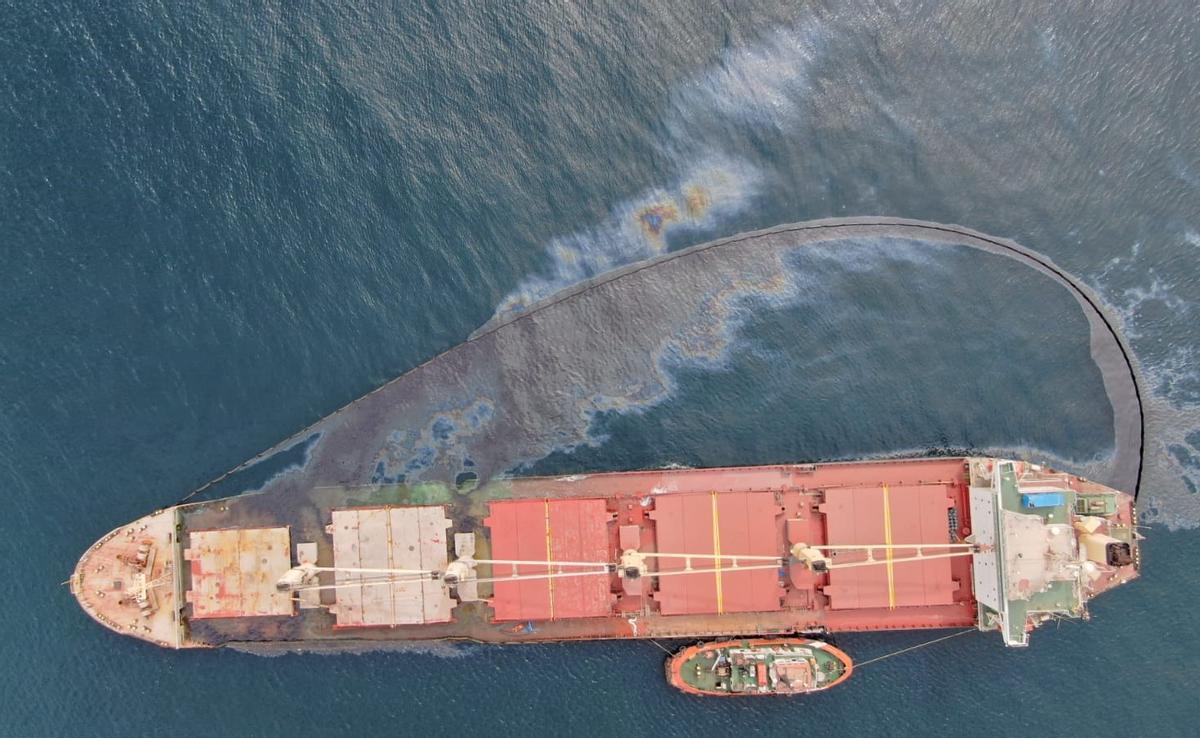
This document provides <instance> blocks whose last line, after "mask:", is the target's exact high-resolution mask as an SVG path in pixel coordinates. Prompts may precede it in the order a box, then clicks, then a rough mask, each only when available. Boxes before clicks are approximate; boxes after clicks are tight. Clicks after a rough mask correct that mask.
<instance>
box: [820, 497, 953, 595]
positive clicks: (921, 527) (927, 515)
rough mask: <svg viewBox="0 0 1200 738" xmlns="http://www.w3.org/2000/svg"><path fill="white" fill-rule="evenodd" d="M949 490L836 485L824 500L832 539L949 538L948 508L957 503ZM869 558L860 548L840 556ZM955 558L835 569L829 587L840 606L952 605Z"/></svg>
mask: <svg viewBox="0 0 1200 738" xmlns="http://www.w3.org/2000/svg"><path fill="white" fill-rule="evenodd" d="M948 493H949V490H948V488H947V487H945V486H943V485H922V486H915V485H914V486H895V487H887V486H879V487H858V488H843V489H830V490H828V491H827V492H826V493H825V502H824V503H823V504H822V505H821V512H823V513H825V529H826V542H827V543H828V544H829V545H844V544H867V543H869V544H882V543H886V542H887V541H888V540H889V539H890V540H891V542H892V543H893V544H901V543H948V542H949V529H948V527H947V525H948V523H947V518H946V511H947V509H948V508H949V507H950V505H951V500H950V498H949V494H948ZM926 553H928V554H935V553H944V552H942V551H927V552H926ZM915 554H916V551H912V550H908V551H906V550H903V549H900V550H894V552H893V555H894V556H895V557H897V558H900V557H908V556H913V555H915ZM864 558H865V556H864V555H863V554H861V553H859V552H846V553H843V554H839V555H838V556H837V557H836V558H834V561H835V562H836V561H838V560H841V561H856V560H862V559H864ZM875 558H876V559H882V558H884V553H883V552H881V551H877V552H875ZM950 561H951V560H950V559H935V560H932V561H911V562H905V563H895V564H892V565H891V567H888V566H887V565H886V564H877V565H874V566H861V567H854V568H851V569H841V570H838V569H834V570H832V571H831V572H830V573H829V584H828V585H826V586H825V590H824V591H825V594H826V595H828V596H829V598H830V607H831V608H832V609H835V610H845V609H850V608H868V607H888V608H895V607H915V606H921V605H949V604H952V603H953V602H954V592H955V590H956V589H957V585H956V584H955V581H954V579H953V577H952V575H951V573H950ZM889 568H890V570H891V573H890V575H889Z"/></svg>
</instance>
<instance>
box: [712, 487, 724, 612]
mask: <svg viewBox="0 0 1200 738" xmlns="http://www.w3.org/2000/svg"><path fill="white" fill-rule="evenodd" d="M712 531H713V557H714V558H713V561H714V562H715V563H714V564H713V568H714V569H716V571H715V572H713V575H714V576H715V577H716V578H717V614H718V615H721V614H723V613H724V612H725V594H724V593H723V592H722V591H721V521H720V519H719V518H718V516H717V493H716V492H713V493H712Z"/></svg>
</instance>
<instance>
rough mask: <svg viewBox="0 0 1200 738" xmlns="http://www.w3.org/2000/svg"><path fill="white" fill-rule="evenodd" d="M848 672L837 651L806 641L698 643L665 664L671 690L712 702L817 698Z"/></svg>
mask: <svg viewBox="0 0 1200 738" xmlns="http://www.w3.org/2000/svg"><path fill="white" fill-rule="evenodd" d="M853 671H854V664H853V662H852V661H851V660H850V657H849V656H847V655H846V654H845V653H844V652H843V651H842V650H841V649H838V648H835V647H834V646H831V645H830V644H828V643H825V642H824V641H816V640H812V639H809V638H773V639H762V638H759V639H740V640H732V641H713V642H709V643H697V644H696V645H694V646H689V647H688V648H685V649H683V650H682V651H680V652H679V653H677V654H675V655H674V656H672V657H671V658H670V659H668V660H667V681H669V682H670V683H671V685H672V686H674V687H675V688H677V689H679V690H682V691H684V692H687V693H688V694H696V695H705V696H715V697H736V696H743V695H796V694H809V693H810V692H821V691H824V690H826V689H829V688H830V687H834V686H837V685H838V684H841V683H842V682H844V681H846V679H848V678H849V677H850V674H851V672H853Z"/></svg>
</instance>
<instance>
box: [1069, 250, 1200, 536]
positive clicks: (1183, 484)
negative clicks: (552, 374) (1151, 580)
mask: <svg viewBox="0 0 1200 738" xmlns="http://www.w3.org/2000/svg"><path fill="white" fill-rule="evenodd" d="M1179 238H1180V240H1181V241H1182V242H1183V243H1185V244H1187V245H1189V246H1192V247H1193V248H1194V247H1197V246H1200V234H1197V233H1196V232H1195V231H1194V230H1191V229H1187V230H1185V231H1183V232H1182V233H1181V234H1179ZM1144 261H1145V260H1144V258H1143V256H1142V244H1140V243H1135V244H1134V245H1133V246H1132V247H1131V248H1130V250H1129V253H1128V254H1127V255H1124V256H1118V257H1114V258H1113V259H1111V260H1110V261H1109V262H1108V264H1106V265H1105V268H1104V270H1103V271H1102V272H1101V273H1100V275H1099V277H1098V278H1097V279H1096V280H1095V283H1094V284H1093V285H1092V286H1093V288H1094V289H1096V291H1097V292H1099V293H1100V294H1102V295H1104V296H1105V297H1106V299H1108V301H1109V303H1110V305H1111V306H1112V307H1113V309H1114V310H1115V312H1116V315H1117V318H1118V320H1119V322H1120V325H1119V330H1120V331H1121V332H1122V333H1124V335H1126V336H1127V337H1129V339H1130V341H1131V342H1132V344H1133V347H1134V350H1138V349H1139V347H1140V348H1141V351H1140V352H1139V356H1138V358H1139V360H1140V364H1141V368H1142V374H1143V383H1144V385H1145V386H1144V387H1143V391H1144V396H1143V397H1142V406H1143V412H1144V414H1145V419H1146V443H1145V453H1144V462H1143V463H1144V466H1143V469H1142V485H1141V495H1140V497H1139V502H1140V504H1141V511H1142V515H1143V519H1144V520H1145V521H1146V522H1150V523H1162V524H1164V525H1166V526H1167V527H1168V528H1171V529H1179V528H1197V527H1200V447H1198V446H1200V441H1198V440H1197V435H1198V434H1200V369H1198V364H1197V360H1198V359H1200V356H1197V352H1196V349H1195V347H1193V346H1188V345H1182V344H1179V343H1170V342H1169V341H1168V339H1167V338H1165V337H1163V335H1162V333H1163V330H1162V329H1163V327H1164V326H1163V325H1161V322H1162V321H1163V320H1164V316H1167V317H1168V318H1169V319H1170V320H1171V321H1172V322H1175V321H1180V322H1183V323H1189V322H1194V321H1195V318H1196V317H1197V316H1196V313H1197V312H1198V310H1197V308H1198V306H1197V303H1196V301H1195V300H1191V299H1188V298H1186V297H1184V296H1182V295H1181V294H1180V293H1179V292H1178V291H1177V290H1176V289H1175V288H1173V287H1172V286H1171V285H1170V284H1169V282H1168V280H1166V279H1164V278H1163V277H1162V276H1161V275H1160V274H1158V273H1156V271H1155V269H1154V268H1152V267H1147V266H1145V263H1144ZM1131 283H1132V286H1128V285H1130V284H1131Z"/></svg>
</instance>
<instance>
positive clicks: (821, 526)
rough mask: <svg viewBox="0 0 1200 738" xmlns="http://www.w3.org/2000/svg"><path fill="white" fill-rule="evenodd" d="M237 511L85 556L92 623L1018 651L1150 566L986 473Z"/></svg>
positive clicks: (1101, 507) (672, 472) (188, 643)
mask: <svg viewBox="0 0 1200 738" xmlns="http://www.w3.org/2000/svg"><path fill="white" fill-rule="evenodd" d="M431 497H436V495H431V493H430V490H429V489H427V488H425V487H423V486H422V485H411V486H405V485H402V484H401V485H390V486H388V485H373V486H369V487H361V486H331V487H325V488H320V489H316V490H312V491H311V493H310V494H309V495H308V496H307V497H299V498H298V497H289V496H286V495H274V496H272V495H264V494H261V493H259V494H254V493H251V494H245V495H240V496H236V497H229V498H223V499H217V500H210V501H204V502H195V503H191V504H182V505H178V506H174V507H170V508H166V509H162V510H159V511H157V512H154V513H152V514H150V515H147V516H146V517H143V518H141V519H139V520H136V521H134V522H132V523H129V524H128V525H123V526H121V527H120V528H117V529H116V530H114V531H112V532H110V533H108V534H107V535H105V536H103V537H102V538H101V539H100V540H99V541H97V542H96V543H95V544H94V545H93V546H92V547H91V548H90V549H88V551H87V552H86V553H85V554H84V555H83V557H82V558H81V559H80V560H79V562H78V564H77V566H76V568H75V571H74V573H73V575H72V576H71V578H70V586H71V590H72V592H73V593H74V595H75V597H76V598H77V599H78V602H79V604H80V605H81V606H82V608H83V610H84V611H85V612H86V613H87V614H88V615H90V616H91V617H92V618H94V619H95V620H97V621H98V622H100V623H101V624H103V625H104V626H106V627H108V628H110V629H112V630H113V631H116V632H118V633H121V634H125V635H128V636H132V637H135V638H139V639H143V640H146V641H149V642H151V643H154V644H157V645H159V646H163V647H167V648H176V649H179V648H209V647H216V646H223V645H236V646H237V647H241V648H250V649H252V650H253V649H262V650H270V649H271V648H284V649H290V648H313V649H317V648H322V649H343V648H344V649H362V648H372V647H383V646H384V645H386V644H390V643H393V642H397V641H429V640H447V639H448V640H455V639H459V640H470V641H479V642H487V643H529V642H545V641H570V640H583V639H638V638H654V639H685V638H686V639H722V640H728V639H731V638H769V637H781V636H782V637H787V636H795V635H797V634H802V635H806V636H808V637H813V636H815V635H822V634H837V633H844V632H852V631H882V630H902V629H920V628H931V629H932V628H973V629H978V630H980V631H995V632H997V633H998V634H999V638H1000V640H1001V641H1002V642H1003V643H1004V644H1007V645H1008V646H1017V647H1020V646H1025V645H1027V644H1028V643H1029V639H1030V633H1031V632H1032V631H1033V630H1034V629H1035V628H1037V627H1038V626H1039V625H1040V624H1042V623H1045V622H1047V621H1050V620H1054V619H1058V618H1086V617H1087V615H1088V610H1087V607H1088V603H1089V601H1090V600H1091V599H1092V598H1093V597H1095V596H1096V595H1098V594H1101V593H1103V592H1106V591H1108V590H1110V589H1112V588H1114V587H1116V586H1119V585H1121V584H1124V583H1126V582H1129V581H1130V580H1132V579H1134V578H1136V577H1137V576H1138V573H1139V566H1140V559H1139V555H1140V554H1139V547H1138V542H1139V539H1140V536H1139V534H1138V531H1137V527H1136V510H1135V506H1134V500H1133V498H1132V497H1131V496H1130V495H1128V494H1126V493H1123V492H1120V491H1117V490H1114V489H1111V488H1109V487H1106V486H1104V485H1101V484H1097V483H1093V482H1090V481H1088V480H1085V479H1083V478H1080V477H1078V476H1075V475H1072V474H1067V473H1060V472H1057V471H1054V470H1052V469H1050V468H1047V467H1043V466H1039V465H1036V464H1032V463H1028V462H1023V461H1012V460H1004V459H997V458H985V457H954V458H917V459H900V460H880V461H861V462H836V463H817V464H784V465H773V466H756V467H733V468H710V469H681V468H672V469H663V470H653V471H629V472H615V473H600V474H581V475H573V476H565V477H519V478H509V479H496V480H492V481H489V482H487V483H485V484H482V485H479V484H475V483H470V482H468V483H464V485H463V486H462V487H459V488H455V489H453V490H451V494H449V496H448V497H446V498H445V499H444V500H442V501H439V502H436V503H434V502H430V499H431Z"/></svg>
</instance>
